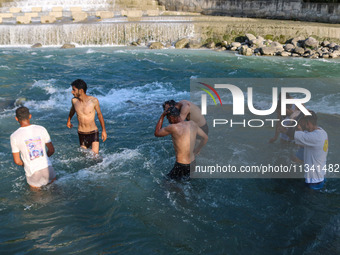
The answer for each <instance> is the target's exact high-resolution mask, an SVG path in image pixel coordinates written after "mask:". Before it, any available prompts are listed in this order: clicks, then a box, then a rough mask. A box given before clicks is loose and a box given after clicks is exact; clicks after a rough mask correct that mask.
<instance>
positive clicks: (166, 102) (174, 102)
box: [163, 100, 176, 110]
mask: <svg viewBox="0 0 340 255" xmlns="http://www.w3.org/2000/svg"><path fill="white" fill-rule="evenodd" d="M166 105H169V106H170V107H173V106H175V105H176V101H175V100H168V101H165V102H164V103H163V110H165V106H166Z"/></svg>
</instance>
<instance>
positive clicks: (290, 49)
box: [284, 43, 295, 52]
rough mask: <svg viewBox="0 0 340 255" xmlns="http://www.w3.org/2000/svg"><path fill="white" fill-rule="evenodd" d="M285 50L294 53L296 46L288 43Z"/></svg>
mask: <svg viewBox="0 0 340 255" xmlns="http://www.w3.org/2000/svg"><path fill="white" fill-rule="evenodd" d="M284 49H285V51H288V52H293V51H294V49H295V46H294V45H293V44H291V43H287V44H286V45H285V46H284Z"/></svg>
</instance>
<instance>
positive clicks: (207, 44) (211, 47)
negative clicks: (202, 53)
mask: <svg viewBox="0 0 340 255" xmlns="http://www.w3.org/2000/svg"><path fill="white" fill-rule="evenodd" d="M204 46H205V47H206V48H208V49H214V48H215V46H216V45H215V43H214V42H208V43H206V44H205V45H204Z"/></svg>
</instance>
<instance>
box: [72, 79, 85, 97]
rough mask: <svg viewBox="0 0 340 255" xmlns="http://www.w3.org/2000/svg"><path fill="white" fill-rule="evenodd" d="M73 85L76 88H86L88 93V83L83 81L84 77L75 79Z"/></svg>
mask: <svg viewBox="0 0 340 255" xmlns="http://www.w3.org/2000/svg"><path fill="white" fill-rule="evenodd" d="M71 86H72V87H75V88H76V89H79V90H80V89H82V90H84V93H85V94H86V90H87V84H86V82H85V81H83V80H82V79H77V80H75V81H73V82H72V83H71Z"/></svg>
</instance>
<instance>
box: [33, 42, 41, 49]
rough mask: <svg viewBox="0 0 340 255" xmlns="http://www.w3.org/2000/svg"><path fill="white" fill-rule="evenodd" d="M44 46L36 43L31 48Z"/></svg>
mask: <svg viewBox="0 0 340 255" xmlns="http://www.w3.org/2000/svg"><path fill="white" fill-rule="evenodd" d="M41 47H42V44H41V43H36V44H33V45H32V46H31V48H41Z"/></svg>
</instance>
